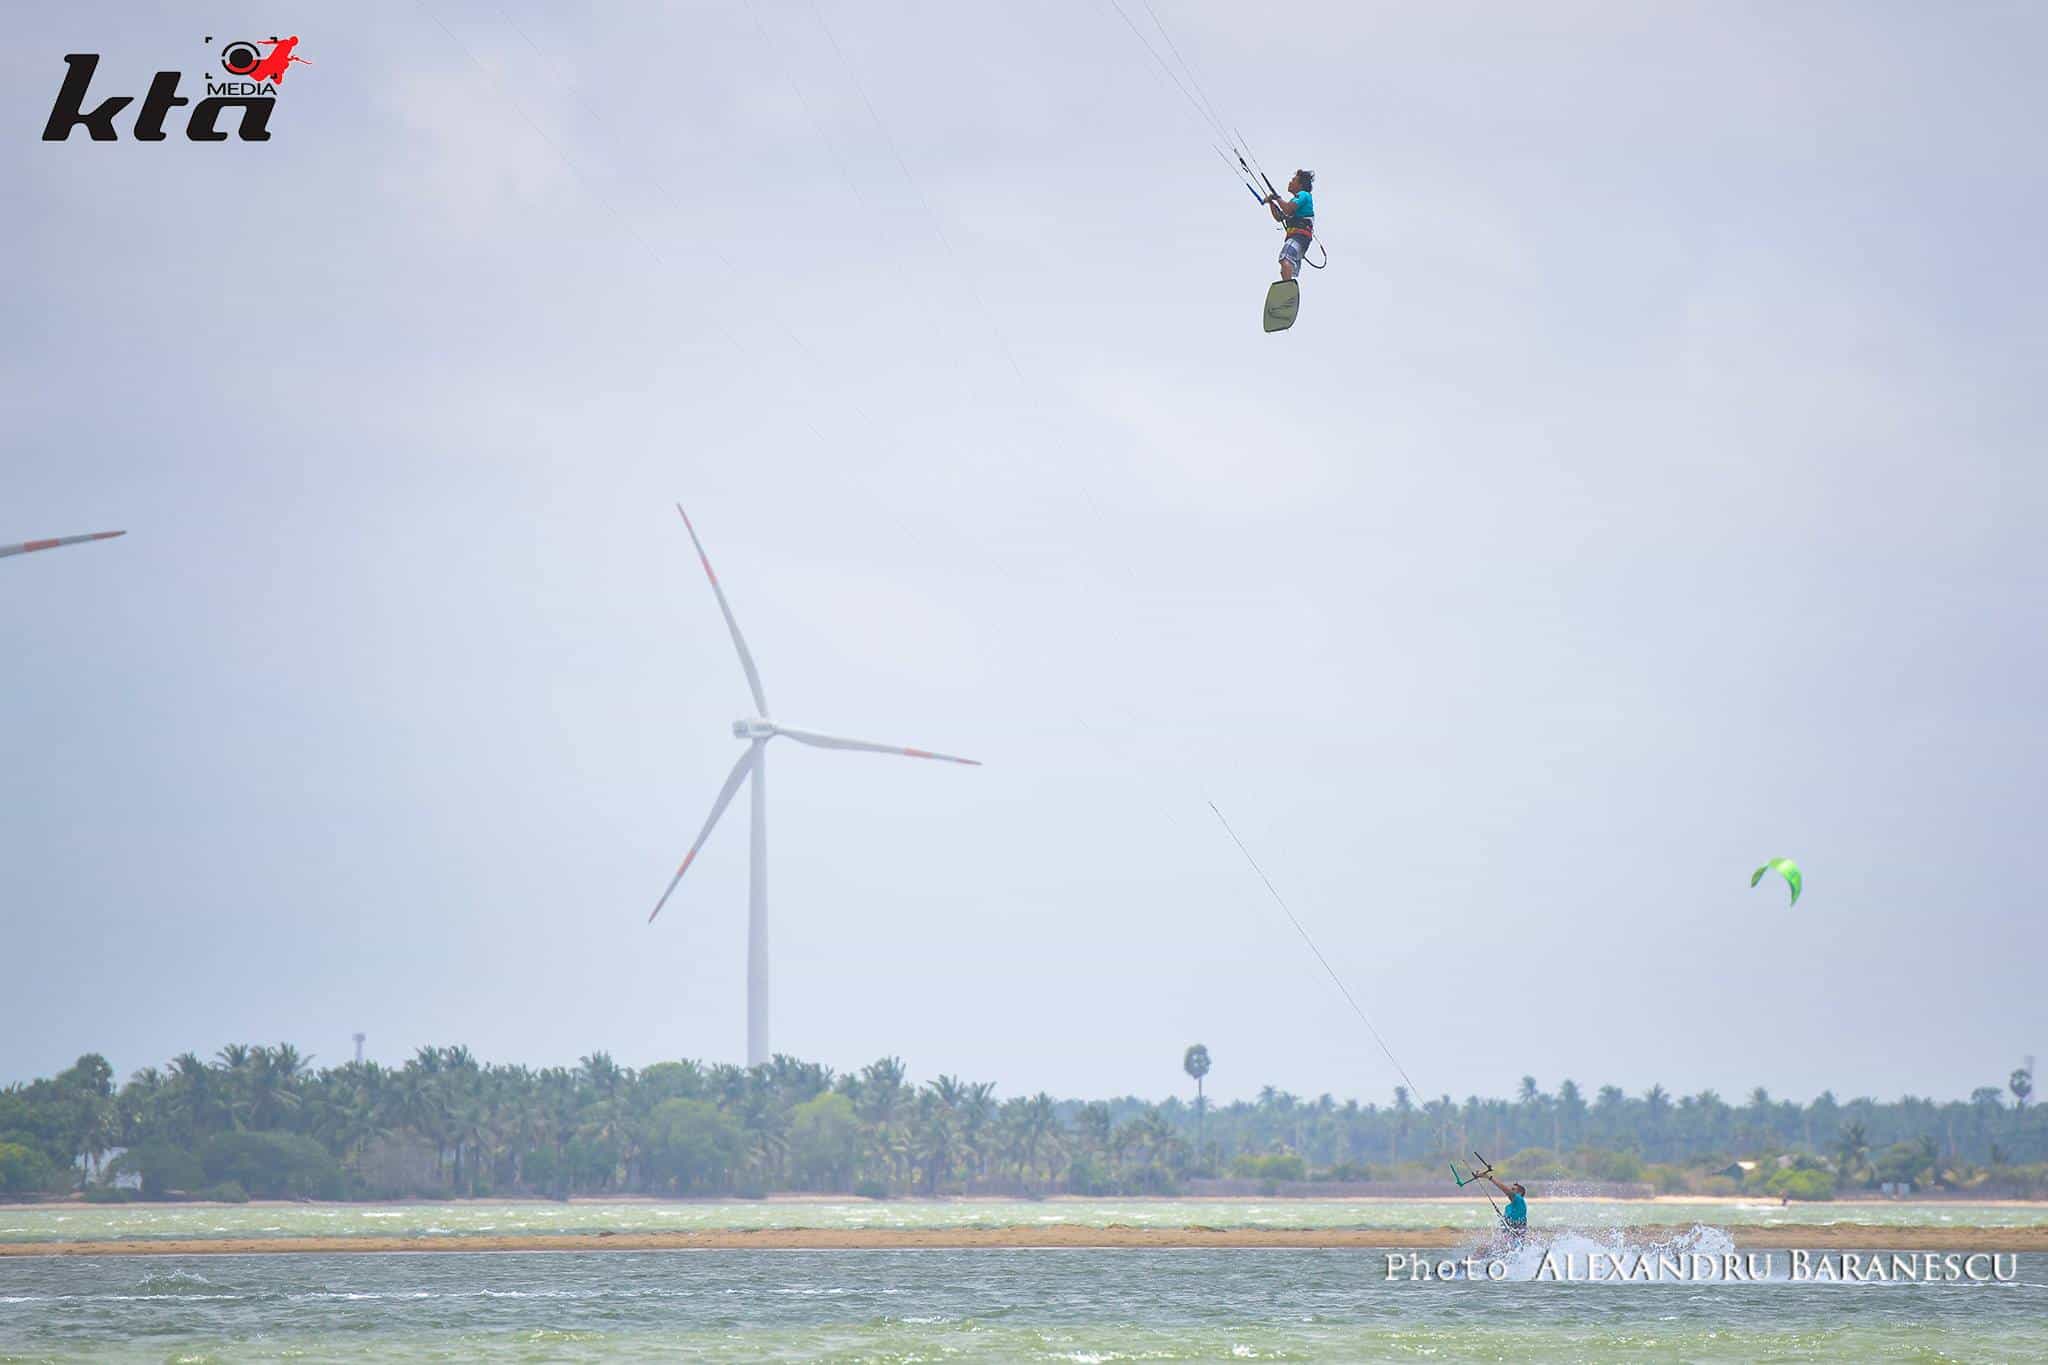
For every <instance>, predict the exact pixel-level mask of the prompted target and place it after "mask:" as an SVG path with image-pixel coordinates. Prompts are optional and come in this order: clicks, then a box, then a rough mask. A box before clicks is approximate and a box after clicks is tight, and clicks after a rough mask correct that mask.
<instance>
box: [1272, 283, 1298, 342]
mask: <svg viewBox="0 0 2048 1365" xmlns="http://www.w3.org/2000/svg"><path fill="white" fill-rule="evenodd" d="M1300 311H1301V281H1300V280H1275V281H1273V287H1272V288H1271V289H1268V290H1267V291H1266V330H1267V331H1269V332H1284V331H1286V330H1287V329H1288V328H1289V327H1292V326H1293V325H1294V316H1295V314H1297V313H1299V312H1300Z"/></svg>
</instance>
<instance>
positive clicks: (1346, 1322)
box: [0, 1250, 2048, 1363]
mask: <svg viewBox="0 0 2048 1365" xmlns="http://www.w3.org/2000/svg"><path fill="white" fill-rule="evenodd" d="M2018 1264H2019V1269H2018V1276H2017V1279H2016V1280H2015V1281H2014V1282H2012V1283H2008V1284H1888V1285H1879V1284H1873V1285H1860V1286H1857V1285H1841V1284H1788V1283H1772V1284H1721V1285H1700V1284H1693V1285H1683V1284H1660V1285H1650V1284H1572V1283H1562V1284H1561V1283H1500V1284H1489V1283H1478V1284H1462V1283H1453V1284H1445V1283H1410V1282H1408V1281H1405V1280H1403V1281H1397V1282H1394V1283H1388V1282H1387V1281H1386V1279H1385V1266H1386V1260H1385V1255H1384V1254H1383V1253H1378V1252H1369V1251H1354V1250H1343V1251H1216V1250H1193V1251H1082V1250H1074V1251H1064V1250H1063V1251H994V1250H991V1251H964V1252H963V1251H701V1252H669V1253H632V1252H616V1253H614V1252H591V1253H585V1254H576V1255H548V1254H545V1253H540V1254H529V1253H511V1254H475V1255H464V1254H460V1253H456V1254H443V1255H431V1256H421V1255H336V1256H297V1255H295V1256H206V1257H107V1258H103V1259H85V1258H79V1259H74V1258H64V1257H24V1258H19V1259H9V1260H0V1360H23V1359H30V1360H88V1359H90V1360H138V1361H139V1360H149V1361H165V1360H172V1361H204V1360H230V1359H232V1360H275V1359H283V1358H286V1357H289V1358H291V1359H294V1360H304V1361H360V1360H400V1361H412V1360H454V1359H465V1360H466V1359H475V1358H479V1357H482V1356H485V1355H489V1356H491V1357H493V1358H506V1359H513V1360H571V1361H578V1360H589V1361H599V1360H605V1361H609V1360H622V1359H627V1360H635V1359H637V1360H673V1359H707V1358H711V1359H732V1358H745V1359H789V1360H798V1359H803V1360H810V1359H826V1360H839V1361H891V1362H893V1361H930V1360H953V1359H1004V1360H1034V1361H1067V1362H1084V1363H1092V1362H1107V1361H1121V1360H1140V1359H1142V1360H1167V1361H1171V1360H1347V1361H1348V1360H1402V1361H1419V1360H1429V1361H1468V1360H1493V1361H1531V1362H1539V1363H1541V1362H1551V1361H1584V1360H1611V1359H1617V1358H1634V1359H1646V1358H1647V1359H1657V1360H1697V1361H1743V1362H1748V1361H1760V1360H1773V1361H1808V1360H1845V1361H1890V1360H1899V1361H1907V1360H1911V1361H1944V1360H1969V1361H1976V1360H2010V1361H2019V1360H2030V1361H2048V1331H2044V1329H2043V1327H2042V1324H2043V1322H2044V1321H2048V1283H2044V1282H2048V1257H2042V1256H2038V1255H2027V1256H2022V1257H2020V1258H2019V1263H2018Z"/></svg>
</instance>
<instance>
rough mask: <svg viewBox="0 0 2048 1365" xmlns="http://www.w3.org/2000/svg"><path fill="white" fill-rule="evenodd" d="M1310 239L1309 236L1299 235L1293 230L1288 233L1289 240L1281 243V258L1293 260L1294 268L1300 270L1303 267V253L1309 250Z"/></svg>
mask: <svg viewBox="0 0 2048 1365" xmlns="http://www.w3.org/2000/svg"><path fill="white" fill-rule="evenodd" d="M1309 241H1310V239H1309V238H1307V237H1297V236H1295V235H1294V234H1293V233H1291V232H1290V233H1288V234H1287V240H1286V241H1284V242H1282V243H1281V244H1280V259H1281V260H1283V261H1288V262H1291V263H1292V264H1293V266H1294V268H1295V269H1296V270H1297V271H1299V270H1300V269H1301V257H1302V253H1303V252H1305V251H1307V250H1308V244H1309Z"/></svg>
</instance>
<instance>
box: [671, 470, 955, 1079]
mask: <svg viewBox="0 0 2048 1365" xmlns="http://www.w3.org/2000/svg"><path fill="white" fill-rule="evenodd" d="M676 511H677V512H678V513H679V514H681V516H682V518H683V527H684V529H686V530H687V531H689V533H690V543H691V544H692V545H694V546H696V547H697V560H698V562H699V563H701V564H702V565H703V566H704V575H705V577H707V578H709V579H710V580H711V592H712V595H713V596H715V597H717V598H718V610H719V611H720V612H722V613H724V615H725V628H726V629H727V630H729V631H731V632H732V643H733V648H734V649H736V650H738V651H739V656H740V667H741V669H743V670H745V672H746V675H747V689H748V690H749V691H751V692H752V693H753V694H754V708H755V710H754V714H753V715H752V716H751V717H748V718H745V719H742V720H736V721H734V722H733V723H732V732H733V736H734V737H735V738H737V739H743V740H746V741H747V749H746V752H745V753H743V754H741V755H740V757H739V762H737V763H735V764H733V765H732V771H731V772H729V773H727V774H726V777H725V785H724V786H722V787H720V788H719V789H718V799H717V800H715V801H713V802H712V803H711V814H710V815H709V816H707V817H706V818H705V821H704V828H703V829H701V830H699V831H698V832H697V842H695V843H693V844H691V845H690V851H689V852H688V853H685V854H684V855H683V861H682V865H681V866H680V867H678V868H677V869H676V875H675V876H673V877H671V878H669V883H668V890H666V891H664V892H662V893H661V899H660V900H658V901H656V902H655V903H654V911H653V913H652V914H650V915H648V916H647V921H648V923H650V924H652V923H653V922H654V916H655V915H658V914H660V913H661V907H662V906H664V905H667V904H668V898H669V897H670V896H671V895H673V894H674V893H675V889H676V884H677V883H678V882H680V881H682V879H683V874H684V873H685V872H687V871H689V870H690V863H691V861H692V860H693V859H695V858H696V856H697V850H698V849H701V848H703V847H704V841H705V840H706V839H708V838H710V837H711V829H712V827H713V826H714V825H716V824H717V823H718V817H719V816H721V815H723V814H725V808H726V807H727V806H728V805H730V804H732V798H733V794H734V793H735V792H737V791H739V789H740V783H742V782H744V781H746V780H747V779H748V778H749V777H751V778H753V780H754V788H753V813H752V814H753V818H752V821H751V826H750V828H751V836H752V837H751V839H750V841H749V853H748V862H747V1065H748V1066H762V1065H765V1064H766V1063H767V1061H768V1057H769V1052H768V767H767V759H768V741H769V740H771V739H774V738H775V737H776V736H777V735H782V736H785V737H787V738H789V739H793V740H795V741H796V742H797V743H799V744H809V745H811V746H813V747H814V748H819V749H860V750H864V751H866V752H868V753H874V754H901V755H904V756H905V757H908V758H937V759H943V760H945V761H946V762H948V763H966V764H969V765H971V766H973V767H977V768H978V767H980V766H981V762H980V760H979V759H973V758H955V757H954V756H953V755H952V754H935V753H932V752H931V751H930V750H928V749H907V748H905V747H903V746H902V745H900V744H871V743H869V742H868V741H867V740H864V739H840V738H838V737H837V736H835V735H821V734H818V733H816V732H814V731H811V730H792V729H790V728H789V727H788V726H786V725H777V724H776V723H775V722H774V721H772V720H770V719H768V697H767V695H766V694H765V693H764V692H762V690H761V675H760V674H759V673H758V672H756V671H755V669H754V656H753V655H752V654H750V653H748V652H747V642H746V640H745V638H744V637H742V636H741V635H740V623H739V622H738V621H736V620H734V619H733V615H732V607H731V606H730V605H729V604H728V603H727V602H726V600H725V589H724V588H722V587H720V586H719V585H718V575H717V574H715V573H713V572H712V570H711V560H710V558H709V557H708V556H707V555H705V553H704V542H703V541H701V540H699V539H697V528H696V527H695V526H692V525H691V524H690V514H689V513H688V512H684V511H683V507H682V504H681V503H677V504H676Z"/></svg>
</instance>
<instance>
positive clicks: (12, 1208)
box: [0, 1191, 2048, 1213]
mask: <svg viewBox="0 0 2048 1365" xmlns="http://www.w3.org/2000/svg"><path fill="white" fill-rule="evenodd" d="M1530 1197H1531V1198H1532V1199H1534V1198H1535V1197H1536V1196H1534V1195H1532V1196H1530ZM1458 1198H1459V1196H1458V1194H1457V1192H1456V1191H1448V1192H1446V1193H1444V1194H1441V1195H1435V1194H1330V1195H1297V1194H1270V1195H1236V1194H1130V1195H1114V1194H1111V1195H1092V1194H1051V1195H1046V1196H1044V1197H1042V1198H1028V1197H1026V1196H1024V1195H1016V1194H966V1195H938V1196H929V1195H904V1196H903V1197H901V1198H892V1199H871V1198H869V1197H867V1196H865V1195H858V1194H771V1195H768V1196H766V1197H765V1198H761V1199H740V1198H737V1197H735V1196H732V1195H677V1196H661V1195H649V1194H622V1195H587V1194H579V1195H577V1196H575V1197H574V1198H571V1199H546V1198H542V1197H541V1196H538V1195H521V1194H508V1195H484V1196H482V1197H479V1198H476V1199H466V1198H465V1199H456V1198H450V1199H250V1200H246V1201H243V1202H239V1203H234V1204H228V1203H223V1202H221V1201H220V1200H215V1199H138V1200H133V1201H130V1202H125V1203H119V1204H93V1203H88V1202H87V1201H85V1200H83V1199H77V1198H70V1199H38V1200H33V1201H8V1200H0V1213H22V1212H33V1211H37V1210H48V1209H305V1208H312V1209H379V1208H394V1209H398V1208H438V1207H443V1206H451V1205H452V1206H454V1207H457V1208H462V1207H476V1208H489V1207H493V1206H498V1205H520V1206H524V1205H538V1206H543V1207H545V1206H550V1205H552V1206H554V1207H556V1208H575V1207H579V1206H592V1207H601V1206H605V1205H619V1204H626V1205H645V1206H648V1207H655V1208H659V1207H663V1206H680V1207H685V1208H688V1207H698V1206H707V1205H743V1206H747V1207H763V1206H766V1207H771V1208H772V1207H775V1206H777V1205H795V1206H802V1205H806V1204H872V1205H874V1206H875V1207H876V1208H890V1207H902V1206H910V1207H921V1206H924V1205H937V1206H941V1207H943V1206H946V1205H950V1204H1015V1205H1017V1206H1019V1207H1021V1208H1036V1207H1044V1206H1046V1205H1049V1204H1051V1205H1057V1204H1095V1205H1104V1206H1108V1205H1117V1204H1275V1203H1277V1204H1442V1203H1450V1202H1456V1200H1457V1199H1458ZM1542 1202H1543V1203H1546V1204H1557V1203H1572V1204H1645V1205H1651V1206H1655V1205H1659V1204H1706V1205H1712V1206H1720V1207H1740V1206H1743V1205H1768V1206H1769V1207H1772V1208H1776V1207H1778V1206H1779V1205H1778V1201H1777V1200H1776V1199H1775V1198H1769V1197H1766V1196H1763V1195H1746V1194H1653V1195H1648V1196H1646V1197H1644V1198H1641V1199H1624V1198H1619V1197H1617V1196H1615V1195H1609V1194H1583V1195H1581V1194H1548V1195H1544V1196H1543V1197H1542ZM1902 1204H1920V1205H1941V1206H1942V1207H1945V1208H1980V1209H2040V1208H2048V1199H1971V1198H1968V1197H1967V1196H1953V1195H1951V1196H1946V1197H1944V1196H1935V1195H1913V1196H1910V1197H1907V1198H1903V1199H1895V1198H1893V1197H1892V1196H1890V1195H1883V1194H1872V1195H1838V1196H1837V1197H1835V1198H1833V1199H1824V1200H1794V1201H1793V1206H1794V1207H1796V1208H1823V1207H1833V1208H1841V1207H1854V1206H1863V1205H1867V1206H1872V1207H1896V1206H1898V1205H1902Z"/></svg>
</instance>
